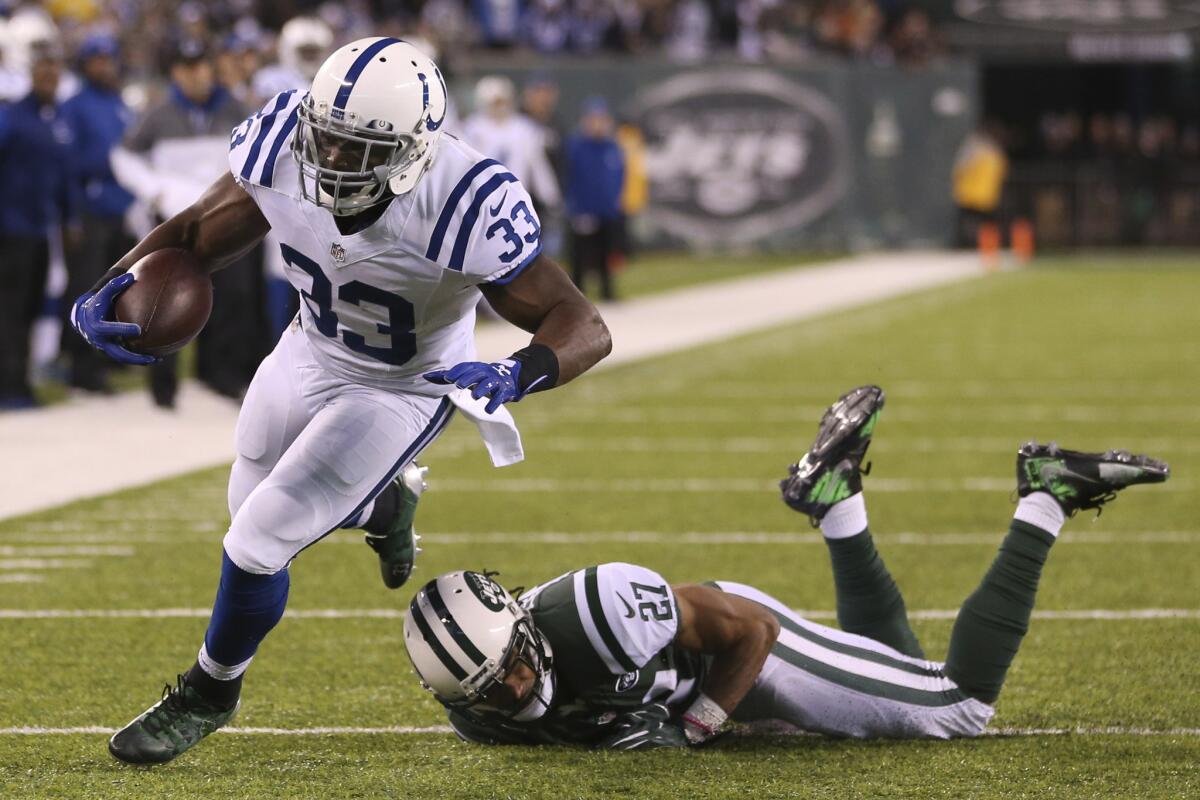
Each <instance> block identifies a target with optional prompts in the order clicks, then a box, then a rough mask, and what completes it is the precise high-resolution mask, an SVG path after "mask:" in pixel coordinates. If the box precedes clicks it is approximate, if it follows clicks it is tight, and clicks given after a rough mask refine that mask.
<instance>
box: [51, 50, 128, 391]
mask: <svg viewBox="0 0 1200 800" xmlns="http://www.w3.org/2000/svg"><path fill="white" fill-rule="evenodd" d="M119 57H120V47H119V45H118V44H117V40H116V39H114V38H113V37H111V36H108V35H101V34H97V35H93V36H89V37H88V38H87V39H85V40H84V41H83V43H82V45H80V48H79V53H78V60H79V71H80V73H81V75H82V77H83V88H82V89H81V90H80V91H79V93H78V94H76V95H75V96H74V97H72V98H71V99H69V100H67V101H66V102H65V103H64V104H63V117H64V119H65V120H66V121H67V124H68V125H70V126H71V132H72V134H73V136H74V139H75V176H76V187H77V190H78V194H79V197H80V203H81V206H82V207H81V209H80V212H81V213H80V217H81V219H80V225H81V229H82V231H83V238H84V241H86V242H87V247H80V248H78V249H77V250H76V251H75V253H73V257H72V258H71V259H70V261H69V263H68V270H67V293H66V295H67V297H78V296H79V295H81V294H83V293H84V292H85V291H87V289H88V287H90V286H91V285H92V284H93V283H95V282H96V281H97V280H99V278H100V276H101V275H103V274H104V271H105V270H107V269H108V268H109V267H110V266H111V265H112V264H114V263H116V262H117V260H118V259H120V258H121V256H123V255H125V253H126V252H128V251H129V249H130V248H131V247H133V245H134V240H133V238H132V237H131V236H130V235H129V234H128V233H127V232H126V230H125V214H126V212H127V211H128V210H129V206H130V205H131V204H132V203H133V195H132V194H130V193H129V192H128V191H126V189H125V188H124V187H123V186H121V184H119V183H118V182H117V179H116V177H115V176H114V175H113V171H112V166H111V164H110V160H109V159H110V156H111V154H112V150H113V148H114V147H116V146H117V144H119V143H120V141H121V137H122V136H124V135H125V130H126V128H128V127H129V124H130V122H131V121H132V119H133V112H132V111H130V110H129V108H128V107H127V106H126V105H125V103H124V101H123V100H122V99H121V71H120V62H119ZM63 350H64V351H65V352H66V354H67V357H68V359H69V361H70V374H69V377H68V380H69V382H70V384H71V385H72V386H75V387H78V388H80V389H86V390H88V391H98V392H108V391H111V389H110V387H109V385H108V375H107V372H108V366H107V365H108V364H109V363H110V362H109V360H108V359H106V358H105V357H104V356H103V355H102V354H101V353H99V352H98V351H96V350H94V349H92V348H91V347H88V345H87V343H86V342H84V341H83V340H82V339H81V338H79V337H78V336H64V337H63Z"/></svg>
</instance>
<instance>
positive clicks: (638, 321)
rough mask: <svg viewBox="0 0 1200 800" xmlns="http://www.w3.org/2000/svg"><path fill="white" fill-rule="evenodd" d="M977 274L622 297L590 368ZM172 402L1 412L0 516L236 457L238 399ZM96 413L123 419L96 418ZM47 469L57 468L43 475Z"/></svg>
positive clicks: (885, 275)
mask: <svg viewBox="0 0 1200 800" xmlns="http://www.w3.org/2000/svg"><path fill="white" fill-rule="evenodd" d="M981 275H983V270H982V269H981V268H980V266H979V260H978V257H977V256H975V254H974V253H950V252H931V251H925V252H918V251H913V252H905V253H868V254H863V255H857V256H853V257H850V258H845V259H841V260H838V261H832V262H830V263H828V264H825V265H822V266H818V267H811V266H809V267H802V268H798V269H789V270H778V271H773V272H768V273H763V274H760V275H754V276H750V277H745V278H738V279H734V280H728V281H720V282H716V283H711V284H707V285H703V286H696V287H691V288H686V289H680V290H677V291H672V292H665V293H662V294H659V295H654V296H650V297H646V298H642V299H634V300H629V301H626V302H624V303H621V304H619V305H609V306H605V307H603V309H602V311H601V313H602V314H603V315H604V319H605V322H606V323H607V324H608V327H609V329H610V330H611V331H612V336H613V342H614V346H613V352H612V354H611V355H610V356H609V357H608V358H606V359H604V360H603V361H602V362H600V364H598V365H597V368H598V369H607V368H609V367H614V366H617V365H620V364H627V363H631V362H635V361H639V360H642V359H647V358H652V357H654V356H660V355H665V354H668V353H673V352H678V351H680V350H684V349H687V348H691V347H697V346H700V345H703V344H709V343H712V342H719V341H724V340H726V339H730V338H732V337H734V336H739V335H743V334H748V333H751V332H754V331H758V330H763V329H767V328H771V327H776V326H780V325H784V324H787V323H791V322H797V321H800V320H804V319H811V318H813V317H816V316H819V315H824V314H831V313H835V312H838V311H845V310H847V309H851V308H858V307H861V306H863V305H866V304H868V303H874V302H879V301H882V300H888V299H892V298H896V297H901V296H905V295H911V294H915V293H919V292H922V291H926V290H929V289H933V288H936V287H941V286H947V285H950V284H954V283H959V282H962V281H967V280H970V279H972V278H977V277H979V276H981ZM475 340H476V343H477V345H478V351H479V354H480V357H481V358H483V359H485V360H487V359H491V358H497V357H500V356H503V355H505V354H507V353H511V352H512V351H513V350H516V349H518V348H520V347H523V346H524V345H525V344H528V342H529V335H528V334H527V333H525V332H524V331H522V330H520V329H519V328H517V327H515V326H512V325H481V326H480V327H479V328H478V329H477V330H476V332H475ZM179 406H180V410H179V411H162V410H160V409H157V408H155V407H154V405H153V404H152V403H151V402H150V399H149V397H148V396H147V393H145V392H126V393H123V394H119V395H116V396H115V397H111V398H88V399H79V400H72V401H70V402H67V403H63V404H61V405H57V406H53V407H51V408H46V409H38V410H33V411H26V412H21V413H20V414H3V415H0V442H4V449H5V450H4V452H5V459H4V460H3V462H0V486H4V487H5V488H6V491H5V492H3V493H0V519H2V518H4V517H9V516H15V515H17V514H22V513H28V512H31V511H36V510H39V509H44V508H52V507H55V506H58V505H61V504H63V503H66V502H70V501H72V500H78V499H81V498H84V497H94V496H97V495H103V494H107V493H109V492H114V491H117V490H118V489H123V488H128V487H131V486H137V485H139V484H146V483H151V482H156V481H161V480H163V479H165V478H168V477H171V476H173V475H179V474H182V473H186V472H190V471H192V470H196V469H200V468H203V467H210V466H215V465H218V464H222V463H224V464H228V463H230V462H232V460H233V457H234V450H233V433H234V426H235V421H236V419H237V405H236V404H235V403H231V402H229V401H227V400H225V399H224V398H221V397H219V396H217V395H215V394H214V393H212V392H208V391H206V390H204V389H202V388H201V387H200V386H199V385H198V384H196V383H195V382H188V383H187V384H185V385H184V387H183V391H182V392H181V394H180V398H179ZM97 419H105V420H124V421H126V422H127V423H128V424H111V425H97V424H96V420H97ZM531 421H532V418H531ZM80 442H86V443H87V446H86V447H81V446H80ZM47 475H53V476H55V480H45V479H44V478H45V476H47Z"/></svg>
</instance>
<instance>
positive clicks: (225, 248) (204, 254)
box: [92, 173, 271, 291]
mask: <svg viewBox="0 0 1200 800" xmlns="http://www.w3.org/2000/svg"><path fill="white" fill-rule="evenodd" d="M270 230H271V225H270V223H268V222H267V219H266V217H264V216H263V215H262V212H261V211H259V210H258V204H256V203H255V202H254V199H253V198H252V197H250V195H249V194H247V193H246V191H245V190H244V189H242V187H240V186H238V185H237V182H236V181H235V180H234V179H233V175H232V174H230V173H226V174H225V175H223V176H221V177H220V178H218V179H217V181H216V182H215V183H213V185H212V186H210V187H208V189H207V190H206V191H205V192H204V194H203V195H201V197H200V199H199V200H197V201H196V202H195V203H192V205H190V206H188V207H187V208H186V209H184V210H183V211H181V212H179V213H178V214H176V215H175V216H173V217H171V218H170V219H169V220H167V221H166V222H164V223H163V224H161V225H159V226H158V227H157V228H155V229H154V230H152V231H150V233H149V234H147V236H146V238H145V239H142V240H141V241H140V242H138V243H137V245H136V246H135V247H134V248H133V249H132V250H130V251H129V252H128V253H126V254H125V255H124V257H122V258H121V260H120V261H118V262H117V263H116V264H115V265H114V266H113V268H112V269H110V270H109V271H108V272H106V273H105V274H104V277H103V278H101V279H100V280H99V282H97V284H96V285H95V286H94V287H92V291H96V290H97V289H99V288H100V287H101V286H103V285H104V284H106V283H108V282H109V281H110V280H112V279H113V278H115V277H116V276H118V275H120V274H121V273H123V272H125V271H127V270H128V269H129V268H130V267H132V266H133V265H134V264H136V263H137V262H138V260H139V259H141V258H142V256H145V255H147V254H148V253H153V252H154V251H156V250H162V249H165V248H168V247H178V248H182V249H184V250H190V251H192V252H193V253H194V254H195V255H196V256H197V257H198V258H199V259H200V261H201V263H202V264H204V266H205V268H206V269H207V270H208V271H209V272H216V271H217V270H219V269H221V268H222V267H226V266H228V265H229V264H231V263H233V262H234V261H236V260H237V259H238V258H240V257H241V256H243V255H245V254H246V253H248V252H250V250H251V249H253V248H254V246H255V245H257V244H258V243H259V242H260V241H262V238H263V237H264V236H266V235H267V232H268V231H270Z"/></svg>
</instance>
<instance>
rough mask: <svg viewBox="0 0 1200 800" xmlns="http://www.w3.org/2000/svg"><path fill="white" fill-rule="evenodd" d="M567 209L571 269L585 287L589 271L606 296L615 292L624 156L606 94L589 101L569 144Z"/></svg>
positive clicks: (567, 154)
mask: <svg viewBox="0 0 1200 800" xmlns="http://www.w3.org/2000/svg"><path fill="white" fill-rule="evenodd" d="M566 166H567V170H566V172H567V180H566V184H567V187H566V195H567V214H568V216H569V218H570V227H571V253H570V254H571V274H572V279H573V280H574V281H575V285H576V286H578V287H579V288H580V289H581V290H582V289H584V282H585V280H586V279H587V275H588V274H589V273H592V272H594V273H596V275H597V276H598V277H599V279H600V293H601V296H603V298H604V299H605V300H612V299H614V298H615V296H616V295H615V292H614V291H613V282H612V275H611V263H610V262H611V260H612V256H613V253H614V250H615V248H616V246H617V243H618V235H617V234H618V232H619V231H618V225H619V223H620V217H621V187H622V184H623V182H624V180H625V157H624V155H623V154H622V153H621V148H620V146H619V145H618V144H617V141H616V139H614V138H613V118H612V115H611V114H610V113H609V110H608V104H607V103H606V102H605V100H604V98H602V97H593V98H590V99H589V100H588V101H587V102H585V103H584V107H583V117H582V118H581V120H580V124H579V132H578V133H577V134H575V135H574V136H572V137H571V138H570V139H568V140H567V146H566Z"/></svg>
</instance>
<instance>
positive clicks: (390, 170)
mask: <svg viewBox="0 0 1200 800" xmlns="http://www.w3.org/2000/svg"><path fill="white" fill-rule="evenodd" d="M445 119H446V83H445V81H444V80H443V78H442V73H441V70H439V69H438V68H437V65H436V64H434V63H433V61H432V60H431V59H430V58H429V57H428V56H426V55H425V54H424V53H422V52H421V51H420V50H418V49H417V48H416V47H414V46H413V45H411V44H409V43H408V42H405V41H403V40H402V39H393V38H388V37H369V38H366V39H359V40H358V41H355V42H351V43H350V44H348V45H346V46H344V47H342V48H339V49H338V50H336V51H334V53H333V54H332V55H330V56H329V58H327V59H326V60H325V63H324V64H322V65H321V68H320V69H319V70H317V74H316V77H315V78H313V82H312V87H311V88H310V89H309V92H308V94H307V95H306V96H305V97H304V99H303V100H302V101H301V103H300V108H299V120H298V121H299V130H298V131H297V135H296V136H295V138H294V140H293V145H292V152H293V155H294V156H295V158H296V161H297V162H298V163H299V165H300V173H301V179H300V187H301V192H302V194H303V196H304V198H305V199H306V200H309V201H311V202H313V203H316V204H317V205H318V206H321V207H322V208H327V209H329V210H330V211H331V212H332V213H333V214H336V215H339V216H344V215H350V214H357V213H359V212H360V211H362V210H363V209H365V208H369V207H370V206H373V205H375V204H377V203H381V202H384V201H385V200H387V199H388V198H389V197H390V196H391V195H393V194H395V195H401V194H404V193H405V192H408V191H411V190H412V188H413V187H414V186H416V184H417V181H419V180H420V179H421V176H422V175H423V174H424V173H425V171H426V170H427V169H428V168H429V164H430V162H432V161H433V158H434V156H435V154H436V152H437V144H438V140H439V138H440V137H441V134H442V123H443V122H444V121H445Z"/></svg>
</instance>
